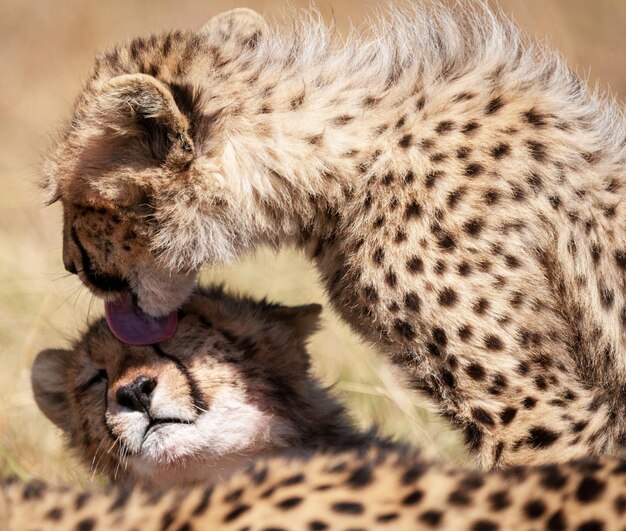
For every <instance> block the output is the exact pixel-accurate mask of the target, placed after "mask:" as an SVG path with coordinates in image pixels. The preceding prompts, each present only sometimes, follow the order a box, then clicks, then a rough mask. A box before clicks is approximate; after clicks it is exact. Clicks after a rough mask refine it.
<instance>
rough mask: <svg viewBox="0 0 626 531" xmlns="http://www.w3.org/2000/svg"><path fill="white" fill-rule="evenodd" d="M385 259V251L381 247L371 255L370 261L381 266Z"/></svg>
mask: <svg viewBox="0 0 626 531" xmlns="http://www.w3.org/2000/svg"><path fill="white" fill-rule="evenodd" d="M384 259H385V250H384V249H383V248H382V247H377V248H376V250H375V251H374V254H373V255H372V260H373V262H374V263H375V264H376V265H378V266H379V265H381V264H382V263H383V260H384Z"/></svg>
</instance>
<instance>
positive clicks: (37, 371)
mask: <svg viewBox="0 0 626 531" xmlns="http://www.w3.org/2000/svg"><path fill="white" fill-rule="evenodd" d="M319 311H320V306H318V305H309V306H300V307H285V306H278V305H273V304H269V303H266V302H255V301H252V300H249V299H235V298H233V297H230V296H228V295H226V294H225V293H223V292H222V291H221V290H220V289H211V290H207V291H205V292H204V293H202V294H199V293H197V294H194V295H193V296H192V297H191V298H190V299H189V301H188V302H187V303H186V304H185V305H184V306H183V309H182V310H181V319H180V324H179V327H178V330H177V332H176V334H175V336H174V337H173V338H172V339H170V340H169V341H165V342H163V343H160V344H158V345H152V346H142V347H140V346H130V345H127V344H124V343H122V342H120V341H119V340H117V339H116V338H115V337H114V336H113V335H112V334H111V332H110V331H109V330H108V328H107V326H106V325H105V324H104V322H103V321H102V320H100V321H98V322H96V323H95V324H94V325H92V326H91V327H90V329H89V330H88V331H87V332H86V334H85V335H84V336H83V337H82V339H81V340H80V341H79V342H78V343H76V345H75V346H74V348H73V349H71V350H45V351H43V352H41V353H40V354H39V355H38V357H37V359H36V361H35V363H34V366H33V370H32V385H33V391H34V395H35V399H36V401H37V404H38V405H39V407H40V408H41V410H42V411H43V412H44V413H45V415H46V416H47V417H48V418H49V419H50V420H52V421H53V422H54V423H55V424H56V425H58V426H59V427H60V428H61V429H62V430H63V432H64V434H65V436H66V439H67V441H68V443H69V446H70V447H71V448H72V449H74V450H75V451H76V452H77V453H78V454H79V456H80V457H81V458H82V460H83V461H84V462H85V463H87V464H89V465H90V466H91V468H92V469H93V470H94V471H97V472H103V473H105V474H106V475H108V476H110V477H111V478H117V479H126V480H128V481H134V480H140V481H142V482H151V483H156V484H161V485H167V484H171V483H177V482H190V481H193V480H205V481H208V480H212V479H213V480H218V479H222V478H224V477H226V476H228V475H229V474H230V473H231V472H233V471H235V470H237V469H239V468H241V467H242V466H243V465H244V464H245V463H246V462H248V461H249V460H250V459H251V458H252V457H254V456H256V455H258V454H264V455H267V454H268V453H271V452H272V451H275V450H279V449H282V448H291V447H294V446H299V445H303V444H307V443H309V441H310V440H311V439H312V438H314V436H312V435H311V433H314V432H309V433H307V432H306V425H307V422H309V421H303V420H302V418H301V416H302V415H304V414H306V415H307V416H310V417H314V416H315V415H312V414H311V413H303V411H306V408H307V406H306V404H307V403H309V402H311V403H314V404H317V405H316V406H315V407H316V411H318V412H319V411H321V410H322V409H323V408H324V407H325V406H321V407H320V406H319V404H320V403H321V404H323V403H325V400H327V402H326V404H327V405H328V407H329V412H328V413H329V414H330V415H332V417H334V418H338V417H341V409H340V408H339V406H337V405H336V403H335V402H334V401H332V399H330V398H328V397H327V399H324V398H323V397H320V396H318V395H319V394H320V393H321V394H322V395H323V392H322V391H321V388H320V387H319V386H318V384H317V383H316V382H315V381H314V380H313V379H312V378H311V377H310V375H309V374H308V368H309V358H308V354H307V352H306V349H305V346H304V343H305V341H306V339H307V337H308V335H309V334H310V333H311V332H312V331H313V330H314V329H315V328H316V326H317V318H318V314H319ZM312 394H314V395H315V396H316V397H317V399H316V398H315V397H314V396H312ZM331 402H332V405H331ZM311 422H314V423H316V426H311V430H315V429H317V427H318V425H319V422H316V421H315V419H314V418H311ZM309 444H310V443H309Z"/></svg>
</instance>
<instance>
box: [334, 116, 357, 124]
mask: <svg viewBox="0 0 626 531" xmlns="http://www.w3.org/2000/svg"><path fill="white" fill-rule="evenodd" d="M352 120H354V116H350V115H349V114H342V115H340V116H337V117H336V118H334V119H333V120H332V123H333V124H334V125H336V126H338V127H342V126H344V125H347V124H349V123H350V122H351V121H352Z"/></svg>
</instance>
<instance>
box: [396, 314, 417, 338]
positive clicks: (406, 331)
mask: <svg viewBox="0 0 626 531" xmlns="http://www.w3.org/2000/svg"><path fill="white" fill-rule="evenodd" d="M393 326H394V328H395V329H396V332H398V333H399V334H400V335H401V336H403V337H405V338H406V339H413V338H414V337H415V331H414V330H413V327H412V326H411V325H410V324H409V323H408V322H407V321H404V320H402V319H396V320H395V322H394V324H393Z"/></svg>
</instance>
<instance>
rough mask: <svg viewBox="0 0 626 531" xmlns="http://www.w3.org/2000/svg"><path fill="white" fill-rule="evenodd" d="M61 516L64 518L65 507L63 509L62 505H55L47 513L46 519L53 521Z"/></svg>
mask: <svg viewBox="0 0 626 531" xmlns="http://www.w3.org/2000/svg"><path fill="white" fill-rule="evenodd" d="M61 518H63V509H61V508H60V507H55V508H53V509H50V510H49V511H48V512H47V513H46V519H48V520H52V521H53V522H57V521H59V520H60V519H61Z"/></svg>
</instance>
